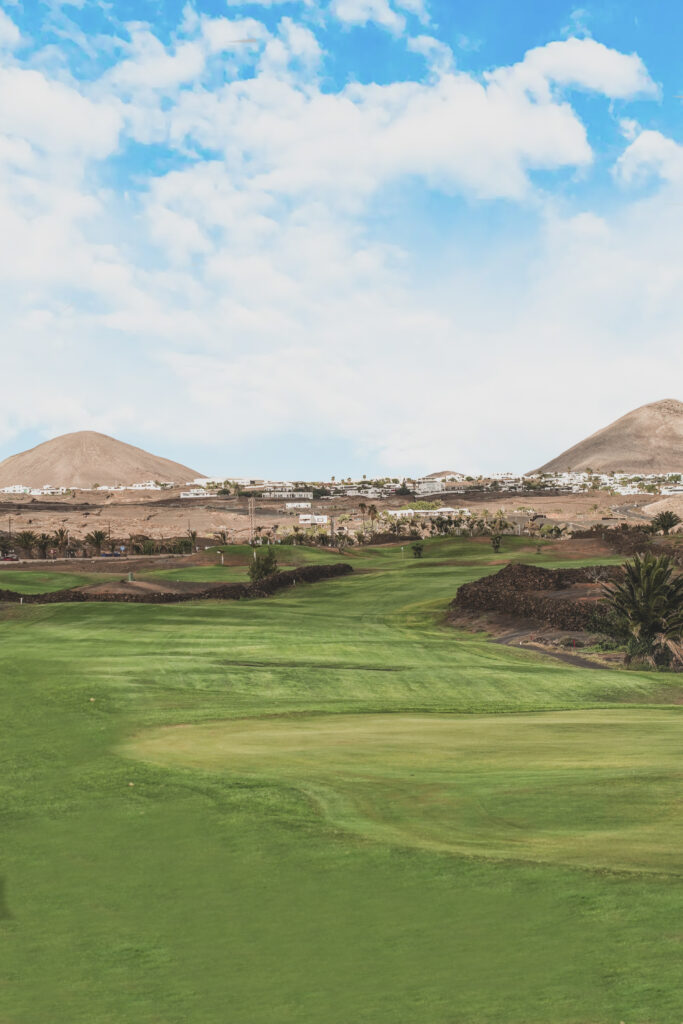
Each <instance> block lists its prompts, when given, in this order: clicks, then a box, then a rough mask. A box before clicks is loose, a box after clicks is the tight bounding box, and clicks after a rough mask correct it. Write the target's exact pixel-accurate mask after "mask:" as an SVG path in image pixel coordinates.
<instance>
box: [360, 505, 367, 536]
mask: <svg viewBox="0 0 683 1024" xmlns="http://www.w3.org/2000/svg"><path fill="white" fill-rule="evenodd" d="M367 510H368V506H367V505H366V503H365V502H364V501H359V502H358V511H359V512H360V518H361V522H362V524H363V533H365V513H366V512H367Z"/></svg>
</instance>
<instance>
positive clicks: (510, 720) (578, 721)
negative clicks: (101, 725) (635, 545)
mask: <svg viewBox="0 0 683 1024" xmlns="http://www.w3.org/2000/svg"><path fill="white" fill-rule="evenodd" d="M128 749H129V751H130V753H132V754H133V755H137V756H139V757H141V758H145V759H148V760H150V761H154V762H155V763H158V764H166V765H176V766H178V765H180V766H182V765H187V766H189V767H193V768H202V769H206V770H208V771H215V772H221V773H223V774H225V775H227V776H231V777H234V776H240V775H242V776H245V777H251V778H259V779H261V780H262V781H264V782H271V783H275V784H277V783H278V782H279V783H282V784H285V785H289V786H297V787H298V788H300V790H301V791H302V793H304V794H305V795H307V796H308V797H310V798H311V799H312V800H313V801H314V803H316V804H317V805H319V806H320V807H321V809H322V810H323V812H324V814H325V815H326V816H327V817H328V818H329V820H330V821H331V822H332V823H333V824H334V825H336V826H339V827H343V828H348V829H350V830H354V831H357V832H359V833H361V834H362V835H365V836H368V837H372V838H377V839H384V840H387V841H389V842H396V843H404V844H408V845H412V846H420V847H425V848H435V849H440V850H450V851H453V852H457V853H464V854H470V855H472V854H477V855H480V856H490V857H497V858H511V859H514V858H524V859H532V860H540V861H555V862H559V863H563V864H578V865H582V866H584V867H594V868H611V869H615V870H625V869H631V870H637V871H666V872H672V873H683V805H682V804H681V799H680V797H681V769H682V763H681V761H682V754H683V717H682V716H681V715H680V714H678V713H673V714H672V713H671V712H664V711H643V710H626V711H599V710H598V711H586V712H561V713H559V714H558V713H554V714H553V713H550V714H547V713H546V714H537V715H489V716H467V717H461V716H442V715H423V716H420V715H398V714H397V715H363V716H360V717H359V716H356V715H339V716H333V717H320V716H315V717H305V716H302V717H296V718H293V719H286V720H282V719H277V718H276V719H265V720H247V721H229V722H219V723H208V724H205V725H196V726H190V727H187V728H178V727H171V728H164V729H160V730H156V731H153V732H150V733H147V734H143V736H141V737H140V738H139V739H138V740H137V741H136V742H135V743H133V744H131V745H130V747H129V748H128Z"/></svg>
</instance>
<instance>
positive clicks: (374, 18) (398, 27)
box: [330, 0, 406, 33]
mask: <svg viewBox="0 0 683 1024" xmlns="http://www.w3.org/2000/svg"><path fill="white" fill-rule="evenodd" d="M330 10H331V12H332V14H334V15H335V17H337V18H338V19H339V20H340V21H342V22H345V23H346V24H347V25H367V24H368V23H370V22H374V23H375V24H376V25H381V26H382V27H383V28H386V29H389V31H390V32H395V33H399V32H403V30H404V28H405V26H406V20H405V18H404V17H403V15H401V14H397V12H396V11H395V10H394V9H393V8H392V7H391V5H390V4H389V0H332V4H331V5H330Z"/></svg>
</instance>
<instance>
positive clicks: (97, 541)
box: [85, 530, 107, 558]
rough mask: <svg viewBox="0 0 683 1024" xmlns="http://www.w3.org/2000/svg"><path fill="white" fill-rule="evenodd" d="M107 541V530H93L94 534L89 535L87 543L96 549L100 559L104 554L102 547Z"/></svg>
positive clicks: (86, 539)
mask: <svg viewBox="0 0 683 1024" xmlns="http://www.w3.org/2000/svg"><path fill="white" fill-rule="evenodd" d="M106 539H107V533H106V531H105V530H93V531H92V533H89V534H87V536H86V538H85V543H86V544H90V546H91V547H93V548H94V549H95V554H96V555H97V557H98V558H99V557H100V555H101V554H102V545H103V544H104V542H105V540H106Z"/></svg>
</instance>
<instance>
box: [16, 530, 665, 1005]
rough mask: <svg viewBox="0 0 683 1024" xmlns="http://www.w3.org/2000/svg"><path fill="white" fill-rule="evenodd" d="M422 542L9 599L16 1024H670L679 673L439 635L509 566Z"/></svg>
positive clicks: (481, 549) (477, 549)
mask: <svg viewBox="0 0 683 1024" xmlns="http://www.w3.org/2000/svg"><path fill="white" fill-rule="evenodd" d="M522 546H523V545H522ZM427 550H428V554H427V556H426V557H425V558H424V559H422V560H415V559H412V558H410V559H408V558H403V559H402V558H401V553H400V550H399V549H397V548H378V549H365V550H364V551H363V552H362V553H361V552H360V551H359V552H354V558H353V564H354V565H355V566H356V567H357V568H359V569H360V568H364V569H367V570H368V571H367V572H363V573H361V572H359V573H356V574H355V575H354V576H352V577H348V578H344V579H340V580H332V581H328V582H323V583H319V584H315V585H312V586H299V587H296V588H292V589H290V590H288V591H287V592H284V593H281V594H279V595H277V596H276V597H273V598H270V599H268V600H261V601H252V602H227V603H219V602H205V603H190V604H184V605H179V606H148V605H141V606H134V605H124V604H121V605H119V604H101V605H96V604H93V605H48V606H23V607H19V606H17V605H13V606H0V639H1V641H2V645H1V647H0V695H1V699H2V706H3V712H4V715H3V724H4V731H3V747H2V749H3V755H4V757H3V761H4V765H3V771H2V774H1V775H0V790H1V794H2V800H1V803H0V807H1V808H2V815H3V841H2V853H1V856H0V874H1V875H2V876H3V878H4V886H3V888H2V890H1V892H0V896H1V899H0V965H2V966H1V967H0V975H1V977H2V984H1V987H0V1021H2V1022H3V1024H4V1022H5V1021H7V1022H8V1024H38V1022H40V1024H43V1022H44V1021H50V1022H51V1024H128V1022H130V1024H181V1022H182V1024H225V1022H228V1021H229V1022H230V1024H266V1022H267V1024H272V1022H274V1021H277V1022H278V1024H309V1022H310V1024H313V1022H315V1024H319V1022H325V1024H603V1022H604V1024H608V1022H609V1024H611V1022H618V1021H626V1022H627V1024H635V1022H642V1024H653V1022H656V1024H680V1020H681V1019H682V1018H681V1000H680V992H681V991H683V965H682V960H681V955H680V949H681V945H680V944H681V913H680V907H681V899H682V897H683V878H682V875H683V856H681V855H680V853H679V851H680V830H681V824H680V796H679V788H680V787H679V786H678V783H679V781H680V752H681V750H682V749H683V742H682V741H683V727H682V725H683V719H681V712H680V709H679V708H678V707H675V706H671V707H659V708H657V709H654V708H648V707H647V702H648V701H649V700H654V701H656V700H659V699H661V698H659V697H658V694H659V692H660V690H661V683H662V679H663V677H661V676H653V675H651V674H649V673H645V672H628V673H626V672H620V671H615V672H607V671H598V670H591V669H577V668H574V667H572V666H568V665H565V664H562V663H560V662H556V661H550V660H548V659H545V658H543V657H541V656H539V655H535V654H533V653H531V652H526V651H518V650H512V649H509V648H505V647H502V646H500V645H495V644H490V643H488V642H487V641H486V639H485V638H484V637H482V636H481V635H469V634H464V633H458V632H456V631H454V630H452V629H450V628H449V627H446V626H444V625H443V622H442V619H443V612H444V610H445V607H446V605H447V603H448V601H449V600H450V599H451V598H452V596H453V594H454V592H455V590H456V588H457V586H458V585H459V584H460V583H462V582H465V581H466V580H470V579H473V578H475V577H476V576H478V575H480V574H481V573H483V572H491V571H494V569H495V567H493V566H491V565H490V564H489V563H490V562H491V560H492V556H491V552H490V549H489V550H487V549H486V547H485V546H483V545H481V544H475V543H471V542H468V541H464V540H463V541H460V540H458V541H453V542H443V543H442V542H434V544H431V543H430V544H428V545H427ZM306 551H307V556H309V555H310V557H319V555H318V553H317V552H310V553H309V552H308V549H306ZM323 554H324V555H327V554H328V553H326V552H325V553H323ZM510 554H513V555H514V557H522V556H524V557H526V558H529V553H528V550H527V552H526V554H524V553H523V552H522V551H521V550H520V545H515V546H514V547H513V545H512V544H511V549H510V551H509V552H503V553H502V555H501V559H502V558H505V557H509V555H510ZM533 558H534V560H538V561H539V562H541V563H542V564H551V560H550V556H549V555H548V554H546V553H543V554H542V555H541V556H539V557H538V558H536V556H535V555H534V556H533ZM335 560H336V559H335ZM349 560H352V559H351V556H350V557H349ZM209 568H211V567H209ZM231 568H232V567H231ZM191 571H193V570H191ZM200 578H201V577H200ZM666 678H667V680H668V681H669V683H672V684H673V683H675V678H676V677H673V676H667V677H666ZM681 689H683V688H681ZM671 692H672V694H674V695H676V687H675V686H674V685H672V688H671ZM678 692H679V693H680V692H681V691H680V690H679V691H678ZM620 705H621V706H620ZM539 712H543V713H541V714H539ZM180 726H182V727H180ZM131 783H132V785H131Z"/></svg>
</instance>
